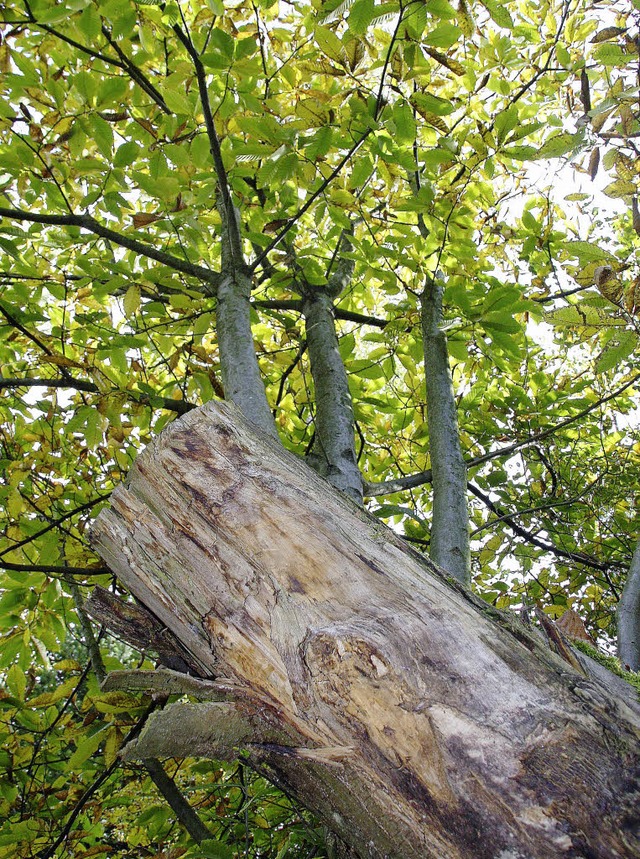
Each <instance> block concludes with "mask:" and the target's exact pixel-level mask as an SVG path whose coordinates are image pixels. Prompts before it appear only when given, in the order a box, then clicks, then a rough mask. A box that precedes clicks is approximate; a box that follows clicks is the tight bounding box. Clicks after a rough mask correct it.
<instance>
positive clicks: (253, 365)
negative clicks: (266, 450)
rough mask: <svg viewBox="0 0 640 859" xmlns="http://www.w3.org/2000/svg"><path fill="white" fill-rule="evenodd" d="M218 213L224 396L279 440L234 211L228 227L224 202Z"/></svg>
mask: <svg viewBox="0 0 640 859" xmlns="http://www.w3.org/2000/svg"><path fill="white" fill-rule="evenodd" d="M218 211H219V212H220V215H221V217H222V249H221V253H222V276H221V279H220V283H219V284H218V291H217V299H218V300H217V310H216V333H217V337H218V349H219V351H220V371H221V375H222V387H223V388H224V395H225V398H226V399H227V400H230V401H231V402H232V403H235V404H236V405H237V406H238V408H239V409H240V410H241V411H242V413H243V414H244V415H245V417H247V418H248V419H249V420H250V421H251V422H252V423H254V424H255V425H256V426H257V427H260V429H262V430H263V431H264V432H266V433H267V434H268V435H270V436H272V437H274V438H278V431H277V430H276V425H275V423H274V420H273V415H272V414H271V409H270V408H269V403H268V402H267V396H266V393H265V390H264V383H263V381H262V375H261V373H260V367H259V366H258V359H257V357H256V349H255V344H254V342H253V332H252V331H251V305H250V303H249V300H250V298H251V278H250V277H249V275H248V274H247V272H246V270H245V266H244V264H240V265H239V264H238V262H237V249H236V243H237V242H236V240H235V239H234V235H235V232H236V225H237V223H238V220H239V219H238V216H237V213H235V210H234V221H233V223H232V224H229V222H228V218H227V213H226V208H225V205H224V201H223V200H219V201H218Z"/></svg>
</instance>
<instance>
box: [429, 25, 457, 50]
mask: <svg viewBox="0 0 640 859" xmlns="http://www.w3.org/2000/svg"><path fill="white" fill-rule="evenodd" d="M461 36H462V30H461V29H460V27H458V26H457V25H456V24H450V23H448V22H447V23H445V24H438V26H437V27H434V28H433V30H430V31H429V32H428V33H427V34H426V35H425V37H424V39H423V43H424V44H425V45H431V46H432V47H434V48H440V49H442V50H445V51H446V50H448V49H449V48H451V47H453V45H455V43H456V42H457V41H459V39H460V37H461Z"/></svg>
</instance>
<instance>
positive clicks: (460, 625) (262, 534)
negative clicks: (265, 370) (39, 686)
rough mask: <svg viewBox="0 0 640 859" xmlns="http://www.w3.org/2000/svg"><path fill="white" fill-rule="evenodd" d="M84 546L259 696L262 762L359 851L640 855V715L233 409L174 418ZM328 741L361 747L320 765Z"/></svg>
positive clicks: (249, 717) (239, 709)
mask: <svg viewBox="0 0 640 859" xmlns="http://www.w3.org/2000/svg"><path fill="white" fill-rule="evenodd" d="M92 539H93V543H94V545H95V547H96V549H97V550H98V551H99V553H100V554H101V555H102V557H103V558H104V560H105V561H106V563H107V564H108V565H109V566H110V567H111V569H112V570H113V571H114V572H115V573H116V574H117V575H118V577H119V578H120V579H121V580H122V581H123V582H124V583H125V585H126V586H127V587H128V588H129V589H130V590H131V591H132V592H133V593H134V594H135V596H136V597H137V599H138V600H140V602H141V603H143V604H144V605H145V606H147V607H148V608H149V610H150V611H151V612H152V613H153V614H154V615H155V616H156V617H158V618H159V619H160V620H161V621H162V623H164V624H165V625H166V626H167V627H168V628H169V629H170V630H171V631H172V632H173V633H174V634H175V636H176V637H177V638H178V639H179V640H180V641H181V643H182V645H183V646H184V647H185V648H186V649H187V650H188V651H189V653H190V654H191V656H192V658H193V660H195V662H196V663H197V665H198V666H199V668H200V673H201V675H202V676H203V677H213V676H217V678H218V681H220V680H221V678H224V680H222V681H221V682H223V683H224V682H227V681H231V682H232V683H233V684H238V686H239V687H241V688H242V689H248V690H251V694H250V695H249V694H246V693H243V694H241V695H239V696H238V698H237V699H236V700H235V703H234V707H235V712H236V713H237V714H238V715H239V717H240V718H241V722H242V719H244V720H246V723H247V724H249V725H251V726H252V728H253V730H254V732H255V735H254V737H253V739H252V740H251V739H249V737H248V736H247V735H245V734H243V735H242V742H241V745H242V746H243V748H244V749H245V750H246V753H247V755H248V756H249V759H250V760H252V761H253V762H254V763H257V764H259V765H260V766H262V768H263V769H266V770H268V771H269V772H271V773H272V774H273V775H274V777H275V778H276V779H277V780H278V781H279V782H281V783H283V784H284V785H286V786H287V787H288V788H289V789H291V790H292V791H293V792H295V793H296V794H297V795H298V797H300V799H301V800H302V801H303V802H305V803H306V804H307V805H308V806H309V807H310V808H312V809H314V810H315V811H316V812H318V813H319V814H320V815H321V816H322V817H323V818H324V819H325V821H326V822H327V824H328V825H329V826H330V827H331V828H332V829H333V830H334V831H335V832H336V833H337V834H338V835H340V836H341V837H342V838H343V839H344V840H345V841H347V843H349V844H351V845H352V846H353V847H354V848H355V850H356V851H357V853H358V854H359V855H360V856H363V857H364V856H371V857H383V856H384V857H398V859H399V857H403V859H412V857H416V859H418V857H419V858H420V859H424V857H438V859H485V857H486V858H487V859H488V857H491V859H498V857H499V859H538V857H539V859H549V857H556V856H557V857H573V859H577V857H584V859H591V857H599V859H600V857H601V859H621V857H625V859H631V857H637V856H638V855H640V841H639V840H638V825H639V818H638V802H639V800H640V783H639V780H638V776H639V772H640V744H639V742H638V740H639V738H640V708H639V707H637V706H636V705H635V703H634V702H633V701H632V700H627V701H626V702H625V701H624V700H622V698H619V697H617V696H612V695H610V694H609V693H608V692H607V691H606V690H604V688H603V687H602V686H601V685H600V684H599V683H598V682H597V681H595V680H590V679H589V678H587V677H585V676H584V675H583V674H581V673H580V672H578V671H576V670H574V669H573V668H572V667H571V666H570V665H569V664H568V663H566V662H565V661H563V660H562V659H561V658H560V657H559V656H557V655H556V654H554V653H551V652H550V651H547V650H545V649H544V647H543V646H542V645H541V644H540V642H539V641H538V640H537V639H536V638H535V637H533V636H531V635H529V634H528V633H527V632H526V631H524V630H522V629H521V628H520V627H519V625H518V623H517V622H516V621H511V620H510V619H509V618H507V617H505V616H504V615H501V614H499V613H497V612H495V611H494V610H493V609H491V608H490V607H488V606H485V605H484V604H482V603H480V602H479V601H478V600H476V599H475V598H474V597H473V596H472V595H471V594H469V593H467V592H466V591H464V590H463V589H462V588H460V587H458V586H456V585H455V584H454V583H452V582H450V581H448V580H447V579H445V578H444V577H443V576H441V575H440V574H439V573H438V572H437V570H436V569H435V568H434V567H432V566H431V565H430V564H429V563H428V562H425V560H424V559H423V558H422V557H421V556H418V555H417V554H416V553H415V552H413V551H412V550H411V549H410V548H408V547H407V546H406V545H405V544H404V543H403V541H402V540H400V538H398V537H397V536H396V535H394V534H393V533H392V532H390V531H389V530H388V529H386V528H385V527H383V526H382V525H380V524H379V523H377V522H375V521H373V520H372V519H371V518H370V517H369V516H368V515H367V514H366V513H365V512H364V511H362V510H360V509H358V508H357V506H356V505H354V504H352V503H351V502H350V501H349V500H348V499H346V498H343V497H340V496H338V494H337V493H336V492H335V491H334V490H332V489H331V487H329V486H328V484H326V483H325V482H324V481H322V480H321V479H320V478H318V477H317V476H316V475H315V474H314V473H313V472H311V471H310V470H308V469H307V468H306V467H305V466H304V465H303V464H301V463H300V462H299V461H298V460H297V459H296V458H295V457H294V456H292V455H291V454H289V453H287V452H286V451H284V450H282V449H280V448H279V447H278V445H277V443H275V442H273V441H272V440H270V439H268V438H266V437H264V436H261V435H259V434H258V433H257V432H256V430H255V429H253V428H252V427H251V426H250V425H248V424H247V423H246V422H245V421H244V420H243V419H242V418H241V417H240V415H239V414H238V412H237V410H235V409H233V408H232V407H230V406H228V405H225V404H208V405H207V406H205V407H204V408H202V409H199V410H197V411H193V412H190V413H189V414H188V415H186V416H185V417H184V418H181V419H180V420H178V421H176V422H174V423H173V424H172V425H171V426H170V427H168V428H167V429H166V430H165V431H164V433H163V434H162V436H161V437H160V439H159V440H158V441H157V442H156V443H154V444H153V445H151V446H149V447H148V448H147V449H146V450H145V451H144V453H143V454H142V455H141V456H140V457H139V458H138V460H137V462H136V465H135V467H134V469H133V470H132V473H131V476H130V479H129V482H128V484H127V486H126V487H120V488H119V489H117V490H116V492H115V493H114V494H113V496H112V505H111V508H110V509H109V510H106V511H103V512H102V513H101V514H100V516H99V518H98V521H97V523H96V525H95V527H94V529H93V537H92ZM211 706H214V705H211V704H207V705H206V707H211ZM215 706H216V707H217V708H218V709H217V710H216V711H215V712H216V713H218V714H220V713H223V712H224V711H223V710H221V709H220V708H221V707H225V706H227V705H215ZM175 712H178V711H175ZM191 712H193V711H191ZM206 712H207V710H206V708H205V709H203V710H201V711H198V714H197V715H198V717H200V716H201V717H202V718H204V719H205V720H206V719H207V718H208V717H207V716H206V715H205V714H206ZM185 713H186V711H185ZM161 717H162V714H161ZM164 718H165V720H166V719H167V718H168V717H166V716H165V717H164ZM171 718H172V719H173V717H171ZM187 722H188V720H185V721H184V722H183V723H182V724H183V726H184V725H186V724H187ZM153 724H154V723H153V722H151V723H150V727H149V731H151V732H152V731H153ZM166 724H167V722H165V727H166ZM171 724H172V725H173V726H174V728H173V732H174V747H175V748H176V749H177V748H178V747H180V748H181V749H182V748H185V747H188V744H187V743H185V737H187V738H188V730H187V732H186V733H185V734H184V735H183V736H181V737H180V738H179V739H178V738H177V737H175V732H176V731H178V730H179V726H180V724H181V723H180V721H179V719H178V718H175V719H174V720H173V721H172V722H171ZM157 725H158V729H157V730H158V732H160V731H161V727H160V726H161V722H160V721H159V722H157ZM205 733H206V730H205ZM210 733H211V732H210ZM162 735H163V737H164V742H165V745H164V746H162V748H163V750H164V753H167V754H168V753H170V749H171V748H172V734H171V731H167V730H164V729H162ZM265 737H266V738H268V740H267V741H265ZM211 745H212V746H214V745H215V743H214V742H212V743H211ZM150 748H151V747H150ZM153 748H154V749H155V750H156V751H155V752H154V754H155V753H156V752H157V749H158V748H159V746H158V745H157V744H156V745H155V746H153ZM336 748H338V749H343V750H344V749H350V750H351V749H353V750H354V754H353V757H350V754H345V755H343V759H341V760H337V761H336V760H331V761H330V762H328V761H323V760H322V756H323V751H322V750H326V749H336ZM296 750H315V751H316V752H317V753H318V754H317V755H316V756H315V757H314V756H313V754H311V756H310V757H309V756H305V755H304V754H302V755H300V754H299V753H298V752H297V751H296Z"/></svg>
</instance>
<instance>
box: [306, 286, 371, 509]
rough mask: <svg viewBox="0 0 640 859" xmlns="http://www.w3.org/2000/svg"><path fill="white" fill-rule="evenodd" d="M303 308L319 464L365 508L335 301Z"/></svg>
mask: <svg viewBox="0 0 640 859" xmlns="http://www.w3.org/2000/svg"><path fill="white" fill-rule="evenodd" d="M302 308H303V310H302V312H303V314H304V318H305V323H306V334H307V345H308V348H309V358H310V362H311V374H312V376H313V384H314V387H315V404H316V418H315V433H316V435H315V443H314V447H313V453H312V457H313V462H314V466H315V468H316V471H318V472H319V473H320V474H322V476H323V477H326V478H327V480H329V482H330V483H331V484H332V485H333V486H335V487H336V489H340V490H341V491H342V492H344V493H346V494H347V495H348V496H349V497H350V498H353V500H354V501H356V502H357V503H359V504H361V503H362V475H361V474H360V469H359V468H358V462H357V458H356V447H355V438H354V418H353V406H352V402H351V392H350V391H349V382H348V379H347V373H346V370H345V366H344V363H343V361H342V358H341V356H340V352H339V349H338V338H337V337H336V329H335V319H334V316H333V300H332V298H331V297H330V296H329V295H327V294H326V293H324V292H317V293H316V294H315V295H311V294H309V295H307V296H305V298H304V300H303V304H302Z"/></svg>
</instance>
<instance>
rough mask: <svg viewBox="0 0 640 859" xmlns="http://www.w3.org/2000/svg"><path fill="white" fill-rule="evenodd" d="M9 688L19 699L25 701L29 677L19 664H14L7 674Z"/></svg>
mask: <svg viewBox="0 0 640 859" xmlns="http://www.w3.org/2000/svg"><path fill="white" fill-rule="evenodd" d="M6 683H7V688H8V690H9V691H10V692H11V694H12V695H13V696H14V697H15V698H17V699H18V700H19V701H24V696H25V692H26V690H27V678H26V675H25V673H24V671H23V670H22V669H21V668H20V667H19V666H18V665H15V664H14V665H12V666H11V668H9V670H8V671H7V674H6Z"/></svg>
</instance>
